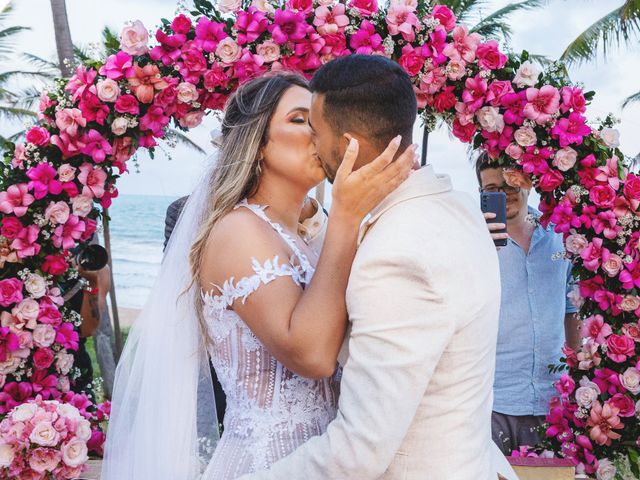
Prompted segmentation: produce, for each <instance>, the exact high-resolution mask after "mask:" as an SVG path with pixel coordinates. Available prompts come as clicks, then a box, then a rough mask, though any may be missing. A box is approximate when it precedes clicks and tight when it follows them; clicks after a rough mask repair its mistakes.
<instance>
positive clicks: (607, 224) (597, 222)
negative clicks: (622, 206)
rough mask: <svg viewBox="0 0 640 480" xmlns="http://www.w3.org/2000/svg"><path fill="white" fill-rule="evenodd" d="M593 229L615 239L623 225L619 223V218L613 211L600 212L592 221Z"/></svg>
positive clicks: (610, 238)
mask: <svg viewBox="0 0 640 480" xmlns="http://www.w3.org/2000/svg"><path fill="white" fill-rule="evenodd" d="M591 226H592V227H593V230H594V231H595V232H596V233H597V234H598V235H600V234H602V235H603V236H604V238H607V239H609V240H613V239H614V238H616V236H617V235H618V232H619V231H620V230H622V227H621V226H620V225H618V218H617V216H616V214H615V213H614V212H612V211H610V210H609V211H606V212H600V213H598V215H597V216H596V217H595V218H593V220H592V222H591Z"/></svg>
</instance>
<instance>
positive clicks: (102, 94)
mask: <svg viewBox="0 0 640 480" xmlns="http://www.w3.org/2000/svg"><path fill="white" fill-rule="evenodd" d="M96 87H97V89H98V98H99V99H100V100H102V101H103V102H115V101H116V100H117V99H118V97H119V96H120V87H119V86H118V83H117V82H116V81H115V80H111V79H110V78H106V79H104V80H101V81H99V82H98V83H97V84H96Z"/></svg>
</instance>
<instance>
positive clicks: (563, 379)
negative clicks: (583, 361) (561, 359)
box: [555, 373, 576, 399]
mask: <svg viewBox="0 0 640 480" xmlns="http://www.w3.org/2000/svg"><path fill="white" fill-rule="evenodd" d="M555 387H556V390H557V391H558V393H559V394H560V395H561V396H562V398H565V399H567V398H569V395H571V394H572V393H573V391H574V390H575V389H576V382H574V381H573V378H571V377H570V376H569V375H567V374H566V373H563V374H562V375H561V376H560V379H559V380H558V381H557V382H556V384H555Z"/></svg>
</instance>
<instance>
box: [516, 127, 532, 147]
mask: <svg viewBox="0 0 640 480" xmlns="http://www.w3.org/2000/svg"><path fill="white" fill-rule="evenodd" d="M513 137H514V138H515V140H516V142H517V144H518V145H520V146H521V147H530V146H532V145H535V144H536V143H537V142H538V137H537V136H536V132H534V131H533V128H531V127H520V128H519V129H518V130H516V133H514V134H513Z"/></svg>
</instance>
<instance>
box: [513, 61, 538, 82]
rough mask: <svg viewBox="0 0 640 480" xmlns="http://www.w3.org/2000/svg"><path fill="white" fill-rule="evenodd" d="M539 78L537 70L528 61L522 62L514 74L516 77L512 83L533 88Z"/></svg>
mask: <svg viewBox="0 0 640 480" xmlns="http://www.w3.org/2000/svg"><path fill="white" fill-rule="evenodd" d="M539 76H540V70H538V69H537V68H536V67H535V65H534V64H533V63H531V62H530V61H528V60H527V61H526V62H523V63H522V65H520V68H519V69H518V71H517V72H516V76H515V77H514V79H513V83H515V84H516V85H518V86H519V87H520V88H522V87H533V86H534V85H535V84H536V82H537V81H538V77H539Z"/></svg>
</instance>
